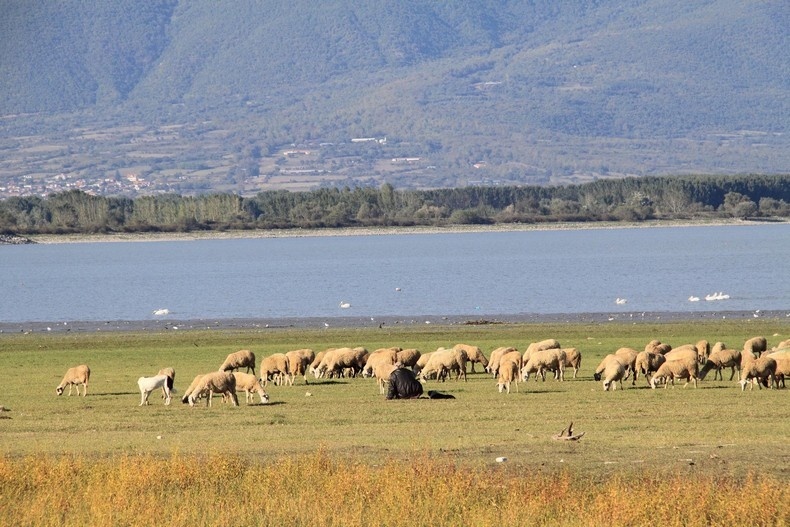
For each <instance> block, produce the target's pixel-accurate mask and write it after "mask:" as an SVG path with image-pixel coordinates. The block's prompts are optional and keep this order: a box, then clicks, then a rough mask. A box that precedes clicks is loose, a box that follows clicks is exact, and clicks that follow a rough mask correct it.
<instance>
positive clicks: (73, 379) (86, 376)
mask: <svg viewBox="0 0 790 527" xmlns="http://www.w3.org/2000/svg"><path fill="white" fill-rule="evenodd" d="M90 378H91V369H90V368H89V367H88V366H87V365H85V364H80V365H79V366H74V367H73V368H69V369H68V370H66V375H64V376H63V380H62V381H60V384H58V387H57V388H55V393H57V394H58V395H62V394H63V389H64V388H65V387H66V385H68V387H69V397H70V396H71V387H72V386H76V387H77V396H79V395H80V384H81V385H82V387H83V390H82V396H83V397H85V396H86V395H88V381H89V380H90Z"/></svg>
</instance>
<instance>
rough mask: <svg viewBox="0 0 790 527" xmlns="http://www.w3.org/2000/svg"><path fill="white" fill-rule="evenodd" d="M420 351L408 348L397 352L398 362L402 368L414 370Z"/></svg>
mask: <svg viewBox="0 0 790 527" xmlns="http://www.w3.org/2000/svg"><path fill="white" fill-rule="evenodd" d="M421 356H422V355H421V354H420V350H417V349H414V348H409V349H405V350H400V351H399V352H398V360H397V362H399V363H400V364H401V365H402V366H403V367H404V368H411V369H412V370H414V366H415V365H416V364H417V361H418V360H420V357H421Z"/></svg>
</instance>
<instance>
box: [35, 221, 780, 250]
mask: <svg viewBox="0 0 790 527" xmlns="http://www.w3.org/2000/svg"><path fill="white" fill-rule="evenodd" d="M787 223H789V222H787V221H776V220H774V221H761V220H740V219H721V220H720V219H717V220H696V221H693V220H653V221H640V222H568V223H501V224H494V225H452V226H447V227H433V226H415V227H339V228H323V229H256V230H229V231H191V232H183V233H179V232H149V233H117V234H116V233H114V234H33V235H29V236H26V238H28V239H30V240H31V241H33V242H34V243H37V244H58V243H110V242H159V241H195V240H227V239H259V238H310V237H328V236H391V235H406V234H463V233H479V232H528V231H565V230H604V229H649V228H662V227H663V228H670V227H724V226H745V225H783V224H787Z"/></svg>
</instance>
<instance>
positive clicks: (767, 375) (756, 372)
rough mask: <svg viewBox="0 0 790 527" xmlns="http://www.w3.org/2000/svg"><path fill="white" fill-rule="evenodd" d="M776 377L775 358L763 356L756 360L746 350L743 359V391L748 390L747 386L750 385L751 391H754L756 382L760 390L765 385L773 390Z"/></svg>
mask: <svg viewBox="0 0 790 527" xmlns="http://www.w3.org/2000/svg"><path fill="white" fill-rule="evenodd" d="M775 376H776V360H775V359H774V358H773V357H771V356H770V355H763V356H761V357H760V358H757V359H755V358H754V357H753V356H752V355H751V353H747V352H746V350H744V353H743V357H742V358H741V380H740V384H741V391H743V390H745V389H746V385H747V384H749V390H750V391H751V390H753V389H754V383H755V382H756V383H757V385H758V387H759V388H760V389H762V387H763V385H764V386H767V387H770V388H773V386H774V382H775ZM750 381H752V382H750Z"/></svg>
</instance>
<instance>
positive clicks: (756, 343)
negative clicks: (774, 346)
mask: <svg viewBox="0 0 790 527" xmlns="http://www.w3.org/2000/svg"><path fill="white" fill-rule="evenodd" d="M767 348H768V342H767V341H766V340H765V337H752V338H750V339H749V340H747V341H746V342H744V343H743V353H746V352H749V353H751V354H752V356H753V357H754V358H757V357H759V356H760V354H761V353H762V352H764V351H765V350H766V349H767Z"/></svg>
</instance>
